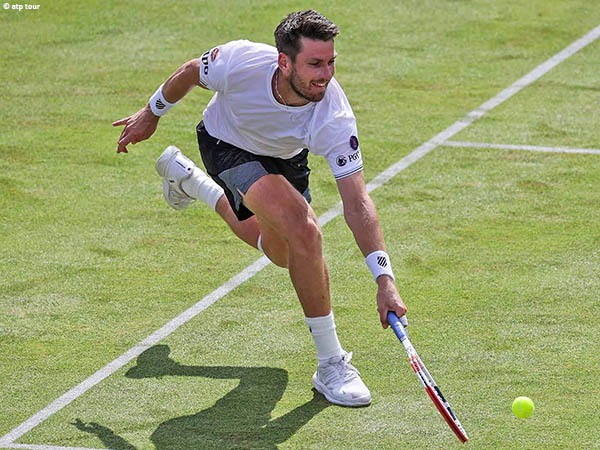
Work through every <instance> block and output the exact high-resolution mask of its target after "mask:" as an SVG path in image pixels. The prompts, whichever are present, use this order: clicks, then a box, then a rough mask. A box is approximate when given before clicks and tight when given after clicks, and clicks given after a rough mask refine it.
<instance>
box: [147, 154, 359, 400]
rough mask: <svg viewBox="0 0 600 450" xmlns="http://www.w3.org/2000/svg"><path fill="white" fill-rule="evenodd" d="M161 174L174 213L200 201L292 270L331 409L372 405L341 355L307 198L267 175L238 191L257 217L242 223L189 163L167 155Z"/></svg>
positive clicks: (316, 378) (318, 380)
mask: <svg viewBox="0 0 600 450" xmlns="http://www.w3.org/2000/svg"><path fill="white" fill-rule="evenodd" d="M177 151H178V150H177ZM173 155H175V156H173ZM175 160H176V161H175ZM182 169H183V170H182ZM157 170H158V172H159V174H160V175H161V176H163V178H164V180H165V181H164V183H163V186H164V188H165V190H164V193H165V198H166V199H167V202H168V203H169V204H170V205H171V206H173V207H174V208H176V209H182V208H185V207H186V206H187V204H189V201H190V199H192V198H193V199H201V200H203V201H204V202H206V203H207V204H208V205H209V206H210V207H211V208H213V209H214V210H215V211H216V212H217V213H218V214H219V215H220V216H221V217H222V218H223V219H224V220H225V222H226V223H227V224H228V225H229V226H230V228H231V229H232V231H233V232H234V233H235V234H236V235H237V236H238V237H240V239H242V240H243V241H244V242H247V243H248V244H249V245H251V246H253V247H255V248H256V247H257V244H256V243H257V241H258V238H259V236H260V237H261V238H262V248H263V250H264V251H265V254H266V255H267V256H268V257H269V258H270V259H271V260H272V261H273V262H275V263H276V264H278V265H280V266H282V267H288V269H289V272H290V278H291V280H292V284H293V285H294V288H295V289H296V292H297V294H298V298H299V299H300V303H301V305H302V308H303V310H304V314H305V321H306V323H307V324H308V326H309V329H310V332H311V335H312V337H313V340H314V342H315V346H316V348H317V357H318V360H319V365H318V370H317V372H315V374H314V375H313V385H314V386H315V388H316V389H317V390H318V391H319V392H321V393H322V394H323V395H324V396H325V397H326V398H327V399H328V400H329V401H331V402H332V403H337V404H341V405H345V406H364V405H368V404H369V403H370V402H371V394H370V392H369V390H368V389H367V387H366V386H365V385H364V383H363V382H362V380H361V379H360V375H359V373H358V371H357V370H356V368H354V367H353V366H352V365H351V364H350V359H351V357H352V354H349V353H346V352H345V351H344V350H343V349H342V347H341V345H340V343H339V340H338V338H337V333H336V327H335V321H334V317H333V313H332V311H331V299H330V294H329V275H328V272H327V266H326V265H325V261H324V258H323V249H322V234H321V229H320V227H319V223H318V220H317V217H316V214H315V213H314V211H313V210H312V208H311V207H310V205H309V204H308V203H307V201H306V200H305V199H304V197H303V196H302V195H300V193H299V192H298V191H297V190H296V189H295V188H294V187H293V186H292V185H291V184H290V183H289V182H288V181H287V180H286V179H285V178H284V177H283V176H281V175H273V174H267V175H264V176H262V177H260V178H258V179H257V180H256V181H254V182H253V183H252V184H251V185H250V187H249V188H248V189H247V192H246V194H243V193H242V192H241V191H239V190H238V192H239V193H240V194H241V195H242V198H243V203H244V204H245V205H246V207H247V208H248V209H250V210H251V211H252V212H254V213H255V216H253V217H250V218H249V219H247V220H243V221H239V220H238V218H237V216H236V214H235V213H234V212H233V210H232V208H231V206H230V204H229V201H228V199H227V198H226V196H225V195H224V194H223V190H222V189H221V188H220V187H219V186H218V185H217V184H216V183H215V182H214V181H213V180H211V179H210V178H208V177H207V176H206V174H204V172H202V171H201V170H200V169H198V168H197V167H196V166H195V164H193V162H192V161H191V160H189V159H188V158H185V157H180V156H179V154H176V152H175V151H174V150H173V151H170V152H169V151H168V149H167V150H166V151H165V152H163V155H161V158H159V161H158V163H157Z"/></svg>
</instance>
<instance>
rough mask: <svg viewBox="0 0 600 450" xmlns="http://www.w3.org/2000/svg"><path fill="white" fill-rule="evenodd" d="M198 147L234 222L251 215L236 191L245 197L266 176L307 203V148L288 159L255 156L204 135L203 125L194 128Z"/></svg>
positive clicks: (205, 132)
mask: <svg viewBox="0 0 600 450" xmlns="http://www.w3.org/2000/svg"><path fill="white" fill-rule="evenodd" d="M196 132H197V133H198V147H199V148H200V155H201V156H202V162H203V163H204V166H205V167H206V171H207V173H208V174H209V175H210V176H211V178H212V179H213V180H215V182H216V183H217V184H218V185H219V186H221V187H222V188H223V190H224V191H225V195H226V196H227V200H229V204H230V205H231V208H232V209H233V211H234V213H235V215H236V216H237V218H238V220H240V221H242V220H246V219H248V218H250V217H252V216H253V215H254V213H253V212H252V211H250V210H249V209H248V208H246V207H245V206H244V204H243V203H242V196H241V195H240V192H242V193H243V194H245V193H246V192H248V189H249V188H250V186H252V185H253V184H254V183H255V182H256V181H258V180H259V179H260V178H261V177H263V176H265V175H267V174H276V175H282V176H283V177H285V179H286V180H288V181H289V182H290V184H291V185H292V186H294V188H295V189H296V190H297V191H298V192H300V194H302V196H303V197H304V198H305V199H306V201H307V202H309V203H310V201H311V196H310V189H309V187H308V176H309V174H310V169H309V168H308V149H304V150H302V152H300V153H299V154H298V155H296V156H294V157H293V158H290V159H282V158H273V157H270V156H261V155H255V154H254V153H250V152H247V151H246V150H242V149H241V148H238V147H236V146H234V145H231V144H228V143H227V142H224V141H221V140H220V139H216V138H214V137H212V136H211V135H210V134H208V131H206V128H205V127H204V122H200V123H199V124H198V126H197V127H196Z"/></svg>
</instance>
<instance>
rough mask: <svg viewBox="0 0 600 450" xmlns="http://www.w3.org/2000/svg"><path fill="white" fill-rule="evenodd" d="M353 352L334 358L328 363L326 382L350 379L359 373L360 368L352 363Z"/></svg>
mask: <svg viewBox="0 0 600 450" xmlns="http://www.w3.org/2000/svg"><path fill="white" fill-rule="evenodd" d="M332 359H333V358H332ZM351 359H352V352H350V353H346V354H344V355H342V356H341V357H340V358H339V359H338V360H337V361H336V360H335V359H334V360H333V361H332V360H330V361H329V362H328V363H327V366H326V368H325V367H323V369H324V372H325V379H324V380H323V381H325V383H330V382H331V381H333V380H334V379H342V381H346V380H350V379H352V378H355V377H356V376H358V375H359V372H358V369H357V368H356V367H354V366H353V365H352V364H350V360H351Z"/></svg>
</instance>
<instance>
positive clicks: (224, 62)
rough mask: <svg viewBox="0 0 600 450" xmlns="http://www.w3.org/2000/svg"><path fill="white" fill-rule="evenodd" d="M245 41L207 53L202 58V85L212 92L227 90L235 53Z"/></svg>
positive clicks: (228, 44) (225, 45) (232, 43)
mask: <svg viewBox="0 0 600 450" xmlns="http://www.w3.org/2000/svg"><path fill="white" fill-rule="evenodd" d="M243 42H245V41H232V42H228V43H227V44H223V45H219V46H218V47H214V48H211V49H210V50H207V51H205V52H204V53H202V56H200V78H199V81H200V84H201V85H202V86H204V87H205V88H207V89H210V90H211V91H218V92H224V91H226V90H227V77H228V73H229V70H230V65H231V61H232V60H235V52H236V50H237V49H238V48H239V47H240V44H242V43H243Z"/></svg>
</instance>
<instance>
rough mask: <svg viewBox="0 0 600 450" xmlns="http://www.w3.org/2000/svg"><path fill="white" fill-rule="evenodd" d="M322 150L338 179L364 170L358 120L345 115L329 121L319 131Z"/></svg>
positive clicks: (321, 152) (321, 153) (320, 152)
mask: <svg viewBox="0 0 600 450" xmlns="http://www.w3.org/2000/svg"><path fill="white" fill-rule="evenodd" d="M318 141H319V142H320V144H319V145H318V147H320V148H321V149H323V150H321V151H317V152H315V153H318V154H320V155H322V156H324V157H325V159H327V162H328V163H329V168H330V169H331V172H332V173H333V176H334V177H335V179H336V180H339V179H341V178H345V177H347V176H350V175H352V174H355V173H357V172H360V171H361V170H363V161H362V155H361V153H360V146H359V143H358V132H357V129H356V120H355V119H354V117H353V116H348V115H343V116H340V117H336V118H334V119H333V120H332V121H331V122H329V123H327V124H326V125H325V126H324V127H323V128H321V130H319V133H318Z"/></svg>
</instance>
